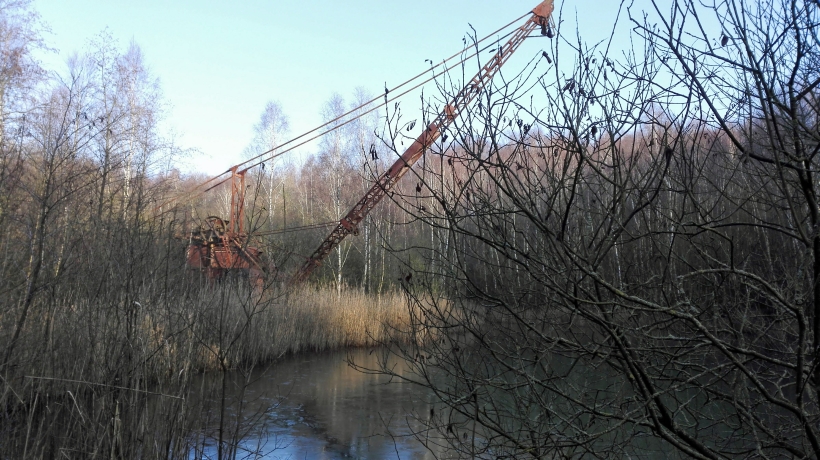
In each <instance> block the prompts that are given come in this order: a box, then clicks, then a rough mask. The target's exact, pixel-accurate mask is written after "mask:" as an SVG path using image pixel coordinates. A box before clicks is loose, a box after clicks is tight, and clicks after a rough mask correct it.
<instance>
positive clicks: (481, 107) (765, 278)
mask: <svg viewBox="0 0 820 460" xmlns="http://www.w3.org/2000/svg"><path fill="white" fill-rule="evenodd" d="M653 5H654V7H655V8H654V11H647V12H638V11H631V12H630V13H631V20H632V26H633V27H634V34H635V35H634V36H633V37H632V38H633V41H632V43H633V44H635V46H636V48H635V49H633V50H630V51H628V52H627V53H626V54H624V55H623V56H621V57H618V58H616V57H615V56H614V54H612V53H611V51H610V49H611V44H610V43H601V44H599V45H597V46H588V45H586V44H585V43H583V41H582V40H581V39H580V37H579V38H577V39H575V40H570V39H569V38H568V37H566V36H565V34H564V33H563V30H562V28H563V27H562V25H561V22H560V21H559V30H558V40H556V41H553V42H552V47H551V48H550V49H545V50H544V51H543V54H542V52H541V51H539V52H538V54H537V55H536V56H535V57H534V58H533V61H532V64H531V66H532V67H530V68H528V69H526V70H525V71H524V72H523V73H521V74H519V75H517V76H507V78H505V79H504V81H503V83H497V84H496V86H495V87H493V88H487V89H486V90H485V91H484V92H483V94H482V97H481V101H480V102H479V103H478V104H477V105H476V106H475V107H473V108H472V109H471V110H469V111H468V113H463V114H461V116H460V118H459V122H458V123H457V125H458V129H457V131H456V132H455V133H454V135H453V136H452V137H453V138H454V139H453V143H452V144H449V145H442V146H441V147H440V148H439V149H438V151H437V152H433V153H434V154H439V155H442V156H441V157H440V158H441V159H442V161H440V162H428V164H427V165H425V166H426V167H425V168H424V169H419V170H418V171H417V178H418V179H419V180H420V181H422V183H423V193H421V194H419V196H416V195H415V194H408V195H407V196H405V197H403V198H402V199H401V200H400V201H399V202H400V203H401V204H402V205H403V206H404V208H405V209H406V210H407V211H408V212H412V213H413V214H414V215H415V216H416V218H417V219H418V220H420V221H423V222H424V223H425V224H426V225H430V226H432V227H435V228H437V229H439V234H440V235H442V236H441V238H445V239H446V242H447V244H446V245H429V246H427V247H425V249H424V250H423V251H421V252H422V253H424V254H427V263H426V264H425V265H424V267H423V268H419V265H418V264H416V265H413V266H412V267H410V266H408V269H407V270H408V273H407V276H406V277H405V278H404V280H405V281H404V282H405V286H406V289H407V293H408V295H409V297H410V299H411V300H412V309H411V313H412V314H413V321H412V322H411V324H410V325H409V326H408V328H407V329H406V330H403V331H399V332H397V334H396V340H395V341H394V342H393V343H391V345H392V346H393V348H392V350H394V352H396V353H399V354H401V355H402V356H403V357H404V358H406V359H407V360H408V361H409V362H411V364H412V366H413V368H414V371H415V373H414V376H412V377H408V376H407V375H403V376H402V375H399V374H397V373H393V372H392V371H391V370H390V369H389V368H383V369H382V370H381V371H382V372H386V373H390V374H391V375H394V376H395V377H396V378H405V379H410V380H413V381H415V382H417V383H418V384H420V385H424V386H426V387H428V388H430V389H431V390H432V391H434V392H435V394H436V395H437V396H438V397H439V398H440V400H441V402H442V405H441V407H440V409H438V410H436V411H433V412H431V413H430V416H429V418H427V419H426V423H428V426H429V428H430V429H431V430H432V431H431V433H429V434H427V435H425V436H424V437H423V439H424V440H425V442H429V443H443V444H446V445H448V446H449V447H450V448H451V449H453V450H454V451H456V452H460V453H462V454H463V455H464V456H465V457H474V456H487V457H492V456H501V457H505V456H506V457H514V458H555V457H558V456H560V457H582V456H600V455H602V453H607V455H608V456H612V455H615V456H636V455H637V456H642V455H653V454H654V455H663V456H667V457H668V456H675V457H693V458H736V457H765V458H768V457H796V458H814V457H817V456H818V455H820V442H818V438H817V436H818V432H817V430H818V421H820V408H818V395H817V385H818V382H819V381H820V378H818V376H820V370H819V369H820V362H818V359H820V351H818V350H820V347H818V343H820V341H818V339H817V337H818V336H820V311H819V310H817V303H818V302H820V278H818V276H820V275H819V274H818V273H820V268H818V267H820V249H818V248H820V239H819V238H820V237H819V236H818V231H817V228H818V225H819V224H818V223H817V222H816V218H817V216H818V201H817V195H816V188H817V182H816V178H815V177H814V175H815V174H816V171H814V169H815V166H817V161H818V160H817V154H818V153H820V142H818V134H817V133H818V131H817V122H818V121H817V120H818V108H820V107H818V104H817V99H816V95H817V92H818V91H817V89H818V85H820V74H818V71H817V67H816V64H817V62H818V50H820V46H818V19H820V9H818V6H817V5H816V3H814V2H808V1H805V2H804V1H796V0H777V1H775V0H773V1H765V2H744V1H732V0H729V1H726V2H720V3H718V4H714V5H711V6H709V5H703V4H701V3H700V2H695V1H685V0H683V1H676V2H672V4H671V6H666V5H665V4H664V6H661V2H657V3H655V2H653ZM457 86H458V85H455V87H456V90H457V89H458V87H457ZM442 87H444V88H446V87H447V85H442ZM528 88H536V89H537V91H535V92H533V91H528V90H527V89H528ZM445 96H446V95H445ZM431 163H432V164H437V165H438V166H432V165H431ZM397 198H398V197H397ZM429 199H433V200H435V202H436V203H437V206H438V207H439V208H440V209H441V211H440V212H432V211H431V208H430V207H422V206H421V203H422V201H421V200H425V201H426V200H429ZM445 247H446V248H452V250H449V249H448V250H444V249H442V248H445ZM442 259H443V260H447V261H449V263H444V264H442V265H441V266H436V261H437V260H442ZM433 267H435V268H436V269H433ZM411 269H412V270H411ZM406 341H409V345H403V343H406Z"/></svg>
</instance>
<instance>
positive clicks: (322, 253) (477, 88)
mask: <svg viewBox="0 0 820 460" xmlns="http://www.w3.org/2000/svg"><path fill="white" fill-rule="evenodd" d="M553 9H554V0H544V1H542V2H541V3H540V4H539V5H538V6H537V7H535V8H534V9H533V10H532V13H531V15H530V14H528V15H529V16H530V17H529V18H528V19H527V20H526V22H525V23H524V24H523V25H521V26H520V27H518V28H517V29H515V30H514V31H513V32H512V33H510V34H508V36H509V37H510V38H509V39H508V41H507V42H506V43H505V44H504V45H503V46H500V47H498V48H497V50H496V53H495V55H494V56H493V57H492V58H491V59H490V61H489V62H488V63H487V64H486V65H484V67H482V68H481V70H479V72H478V73H477V74H476V76H475V77H473V78H472V80H470V81H469V82H468V83H467V84H466V85H465V86H464V87H463V88H462V89H461V91H459V92H458V93H457V94H456V95H455V97H453V99H452V100H451V101H450V103H449V104H447V105H446V106H445V107H444V109H443V110H442V111H441V113H439V114H438V116H437V117H436V118H435V119H434V120H433V122H432V123H430V124H429V125H428V126H427V127H425V128H424V129H423V131H422V133H421V134H420V135H419V136H418V138H417V139H416V140H415V141H414V142H413V144H412V145H410V147H409V148H408V149H407V150H406V151H405V152H404V153H403V154H402V155H401V156H400V157H399V158H398V159H397V160H396V162H395V163H393V165H392V166H391V167H390V168H389V169H388V170H387V171H386V172H385V173H384V174H382V175H381V176H380V177H379V179H378V180H377V181H376V183H374V184H373V186H372V187H371V188H370V190H368V192H367V193H366V194H365V195H364V197H362V199H361V200H359V202H358V203H356V205H355V206H354V207H353V209H351V210H350V212H348V213H347V215H346V216H345V217H343V218H342V219H341V220H340V221H339V222H338V224H336V227H335V228H334V229H333V231H332V232H331V233H330V235H328V237H327V238H325V240H324V241H323V242H322V243H321V244H320V245H319V248H318V249H316V251H314V253H313V254H312V255H311V256H310V258H309V259H308V260H307V261H306V262H305V264H304V265H303V266H302V267H301V268H300V270H299V271H298V272H297V273H296V274H295V275H294V277H293V278H292V282H296V283H298V282H301V281H304V280H306V279H307V278H308V276H310V274H311V273H312V272H313V270H315V269H316V268H317V267H318V266H320V265H321V263H322V261H323V260H324V259H325V257H327V256H328V255H329V254H330V253H331V252H332V251H333V249H335V248H336V246H338V245H339V244H340V243H341V242H342V240H343V239H344V238H345V237H346V236H347V235H349V234H351V233H357V226H358V224H359V223H360V222H361V221H362V219H364V218H365V217H366V216H367V214H368V213H369V212H370V210H372V209H373V207H374V206H376V204H378V203H379V201H381V199H382V198H383V197H384V196H385V194H387V193H388V192H389V191H390V190H391V189H392V188H393V186H394V185H395V184H396V183H397V182H398V181H399V180H400V179H401V178H402V176H404V174H405V173H407V171H408V170H410V168H411V167H412V166H413V164H415V163H416V161H418V160H419V158H421V157H422V156H423V155H424V153H425V152H426V151H427V149H429V148H430V146H432V144H433V142H435V141H436V140H437V139H438V138H439V137H440V136H441V134H442V132H443V131H444V130H445V129H446V128H447V127H448V126H449V125H450V124H451V123H452V122H453V120H454V119H455V117H456V116H457V115H458V114H459V113H460V112H461V111H462V110H463V109H464V108H465V107H466V106H467V105H468V104H469V103H470V102H471V101H472V100H473V99H474V98H475V97H476V96H477V95H478V94H479V93H480V92H481V91H482V89H484V87H485V86H486V85H487V83H488V82H489V81H490V80H492V78H493V76H494V75H495V74H496V73H497V72H498V70H499V69H500V68H501V66H502V65H503V64H504V63H505V62H507V60H508V59H509V58H510V56H511V55H512V54H513V52H515V50H516V49H518V47H519V46H520V45H521V44H522V43H523V42H524V40H525V39H526V38H527V37H528V36H529V35H530V34H531V33H532V32H533V31H534V30H535V29H536V28H539V27H540V29H541V34H542V35H545V36H549V37H552V29H551V26H550V17H551V15H552V12H553ZM528 15H524V16H522V17H520V18H519V19H517V20H516V21H518V20H520V19H522V18H524V17H526V16H528ZM516 21H514V22H516ZM511 24H513V23H510V24H507V25H506V26H504V27H502V28H501V29H499V30H498V31H496V32H493V34H495V33H497V32H499V31H500V30H503V29H505V28H506V27H508V26H510V25H511ZM493 34H491V35H490V36H492V35H493ZM488 37H489V36H488ZM486 39H487V38H484V39H482V40H479V41H478V42H477V43H476V45H477V44H478V43H481V42H483V41H484V40H486ZM479 51H482V50H479ZM479 51H476V52H475V53H474V54H471V55H470V56H467V57H464V58H462V59H461V60H460V61H459V62H457V63H455V64H454V65H451V66H449V67H445V69H444V70H442V71H440V72H438V73H435V74H434V75H433V77H430V78H429V79H428V80H426V81H424V82H422V83H419V84H417V85H415V86H413V87H412V88H410V89H408V90H405V91H403V92H401V93H400V94H398V95H396V96H393V97H392V98H390V99H389V100H388V98H387V96H388V94H390V93H391V92H392V91H395V90H396V89H398V88H401V87H402V86H404V85H407V84H409V83H410V82H412V81H414V80H416V79H418V78H419V77H422V76H423V75H425V74H426V72H425V73H421V74H419V75H417V76H415V77H413V78H412V79H410V80H408V81H407V82H405V83H402V84H401V85H399V86H398V87H396V88H393V90H387V89H385V95H384V98H385V103H387V102H392V101H394V100H396V99H398V98H399V97H401V96H403V95H404V94H407V93H408V92H410V91H412V90H413V89H415V88H417V87H419V86H421V85H422V84H424V83H427V82H429V81H430V80H432V79H433V78H435V77H438V76H440V75H442V74H443V73H444V72H447V71H448V70H450V69H452V68H453V67H455V66H456V65H459V64H461V63H462V62H464V61H465V60H467V59H469V58H472V57H473V56H475V55H477V54H478V52H479ZM459 55H460V53H457V54H454V55H453V56H451V57H449V58H447V59H445V60H444V61H443V62H442V63H441V64H438V65H436V66H434V67H433V68H434V69H435V68H437V67H439V66H443V65H445V64H446V63H447V61H450V60H452V59H453V58H455V57H456V56H459ZM379 99H380V98H376V99H373V100H371V101H368V102H366V103H364V104H362V105H361V106H359V107H357V108H355V109H353V110H351V111H349V112H347V113H345V114H342V115H341V116H339V117H337V118H335V119H333V120H330V121H329V122H327V123H326V124H324V125H322V126H319V127H318V128H315V129H313V130H311V131H308V132H307V133H304V134H302V135H301V136H299V137H296V138H294V139H292V140H290V141H288V142H286V143H285V144H282V145H281V146H280V148H281V147H284V146H285V145H287V144H291V143H293V142H295V141H297V140H300V139H302V138H305V137H308V136H309V135H311V134H313V133H316V132H317V131H320V130H322V129H323V128H327V127H328V126H331V127H330V128H328V129H326V130H325V131H323V132H320V133H319V134H316V135H314V136H312V137H309V138H308V139H306V140H304V141H302V142H300V143H298V144H296V145H293V146H290V147H288V148H287V149H284V150H279V151H278V152H277V153H275V154H271V153H272V152H273V150H269V151H267V152H263V153H261V154H259V155H257V156H256V157H254V158H251V159H250V160H247V161H245V162H244V163H241V164H239V165H236V166H234V167H232V168H231V169H229V170H228V171H226V172H225V173H223V174H222V175H220V176H217V177H215V178H212V179H211V180H209V181H207V182H205V183H203V184H200V187H204V186H205V185H208V184H209V183H211V182H213V181H215V180H217V179H218V178H219V177H222V176H223V175H225V174H227V173H228V172H230V173H231V176H230V178H229V179H223V180H221V181H219V182H217V183H216V184H215V185H212V186H210V187H208V188H207V189H205V190H204V191H208V190H211V189H213V188H215V187H216V186H218V185H220V184H223V183H225V182H227V181H229V180H230V182H231V211H230V213H231V215H230V218H229V220H228V221H224V220H222V219H220V218H218V217H214V216H211V217H208V218H207V219H206V220H205V222H204V223H203V224H202V225H200V228H199V229H197V230H195V231H194V232H192V234H191V239H190V241H191V243H190V245H189V246H188V253H187V256H188V266H189V267H191V268H195V269H199V270H202V271H204V272H205V273H206V274H207V276H208V277H209V278H210V279H216V278H220V277H222V276H224V275H226V274H227V273H230V272H231V271H241V272H244V273H247V274H248V275H249V277H250V278H251V281H252V282H253V283H255V284H256V283H258V282H260V281H261V279H262V278H261V277H262V276H263V275H264V272H265V271H266V270H267V267H266V264H265V263H264V262H263V258H262V252H261V251H260V250H259V249H257V248H255V247H253V246H249V244H248V243H249V235H248V233H246V232H245V231H244V229H243V222H244V215H245V212H244V210H245V173H246V172H247V171H248V170H249V169H251V168H253V167H255V166H258V165H260V164H263V163H264V162H265V161H268V160H270V159H273V158H275V157H277V156H279V155H282V154H284V153H286V152H289V151H290V150H293V149H294V148H296V147H299V146H301V145H304V144H306V143H308V142H310V141H312V140H314V139H316V138H317V137H320V136H322V135H324V134H327V133H329V132H331V131H333V130H335V129H338V128H340V127H342V126H344V125H346V124H348V123H350V122H352V121H353V120H355V119H356V118H358V117H361V116H363V115H366V114H368V113H370V112H372V111H374V110H376V108H377V107H372V108H370V109H368V110H361V112H359V113H356V115H355V116H353V117H352V118H350V119H347V120H344V121H341V122H340V120H342V119H344V117H347V116H348V115H351V114H354V113H355V112H358V111H359V110H360V109H363V108H365V107H367V106H369V105H370V104H372V103H374V102H376V101H378V100H379ZM268 154H271V155H270V156H267V155H268ZM371 155H373V156H374V157H375V151H371ZM266 156H267V158H264V157H266ZM248 164H250V165H249V166H245V165H248ZM243 166H245V167H244V169H241V170H240V169H239V168H240V167H243ZM204 191H203V192H204Z"/></svg>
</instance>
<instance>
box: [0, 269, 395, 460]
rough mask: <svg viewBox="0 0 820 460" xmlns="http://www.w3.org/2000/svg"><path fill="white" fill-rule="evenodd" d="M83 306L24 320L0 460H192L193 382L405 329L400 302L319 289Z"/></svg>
mask: <svg viewBox="0 0 820 460" xmlns="http://www.w3.org/2000/svg"><path fill="white" fill-rule="evenodd" d="M169 294H172V295H169ZM78 297H79V296H75V295H70V296H67V298H63V299H59V298H55V297H51V298H45V297H44V298H43V300H42V301H41V303H39V304H38V305H36V310H37V311H38V312H41V314H39V315H38V316H36V317H33V318H31V319H30V320H29V321H28V322H27V324H26V327H25V329H24V330H23V332H22V334H21V336H20V340H19V341H18V343H19V345H18V347H17V348H16V350H15V354H14V357H13V358H14V359H13V361H12V362H10V363H9V365H8V366H6V368H5V369H4V372H3V375H2V377H3V381H2V382H0V386H2V390H3V391H2V393H0V406H2V408H3V410H4V413H5V414H6V416H5V417H4V418H3V419H2V420H0V431H1V432H2V433H3V434H2V436H0V438H2V439H0V452H6V453H12V454H13V455H14V456H15V457H16V458H19V456H22V455H24V456H27V457H37V458H39V457H57V456H60V455H63V454H67V455H70V456H71V455H75V454H76V455H81V456H91V457H96V456H108V455H111V453H112V452H116V453H115V454H114V456H116V457H129V456H131V455H137V456H139V457H143V458H169V457H170V458H175V457H178V456H185V455H186V454H185V452H187V449H188V447H186V443H187V442H188V441H187V439H188V438H187V437H188V436H189V434H190V433H191V432H193V431H194V430H196V429H198V427H199V426H200V425H201V424H202V423H205V422H204V421H203V418H202V414H201V413H200V411H201V409H199V408H196V407H192V406H191V405H190V404H189V403H188V402H187V401H188V399H189V397H190V396H191V395H192V394H194V393H197V392H201V389H199V388H192V387H191V383H190V382H191V375H192V374H194V373H196V372H200V371H207V372H212V371H226V370H228V369H232V368H236V367H245V368H251V367H253V366H255V365H257V364H261V363H269V362H272V361H274V360H275V359H277V358H278V357H281V356H283V355H285V354H288V353H299V352H306V351H321V350H328V349H336V348H343V347H363V346H372V345H374V344H377V343H381V342H383V341H386V340H387V338H388V331H389V330H390V329H391V328H394V327H400V326H401V325H403V324H407V322H408V319H409V313H408V310H407V307H406V302H405V298H404V297H403V295H402V294H400V293H397V292H396V293H387V294H382V295H380V296H370V295H366V294H364V293H362V292H359V291H356V290H353V289H350V290H342V291H341V292H337V291H336V290H335V289H330V288H316V287H312V286H302V287H300V288H298V289H295V290H288V291H285V290H280V291H274V290H273V289H270V290H268V291H265V292H263V293H262V294H261V295H260V294H259V293H256V292H252V291H250V290H249V289H248V288H247V287H246V285H243V284H242V283H233V284H231V283H226V284H219V285H216V286H201V287H195V288H190V289H179V290H178V291H176V292H174V293H170V292H166V293H163V294H155V293H153V292H140V293H139V295H138V296H136V298H138V299H139V300H133V299H111V298H108V299H104V300H103V299H96V300H83V299H79V298H78ZM0 320H2V321H4V322H6V320H7V318H0ZM9 330H10V329H9V328H7V327H3V328H2V329H0V336H6V335H7V334H8V333H9ZM3 455H4V454H0V459H2V458H12V457H4V456H3Z"/></svg>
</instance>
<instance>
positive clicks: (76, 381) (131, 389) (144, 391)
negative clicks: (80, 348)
mask: <svg viewBox="0 0 820 460" xmlns="http://www.w3.org/2000/svg"><path fill="white" fill-rule="evenodd" d="M26 378H27V379H36V380H53V381H56V382H69V383H83V384H86V385H96V386H100V387H108V388H116V389H118V390H127V391H136V392H138V393H145V394H149V395H156V396H165V397H166V398H174V399H181V400H183V401H184V400H185V397H184V396H172V395H167V394H164V393H156V392H154V391H148V390H138V389H136V388H128V387H120V386H117V385H108V384H105V383H94V382H86V381H83V380H71V379H58V378H56V377H36V376H32V375H27V376H26Z"/></svg>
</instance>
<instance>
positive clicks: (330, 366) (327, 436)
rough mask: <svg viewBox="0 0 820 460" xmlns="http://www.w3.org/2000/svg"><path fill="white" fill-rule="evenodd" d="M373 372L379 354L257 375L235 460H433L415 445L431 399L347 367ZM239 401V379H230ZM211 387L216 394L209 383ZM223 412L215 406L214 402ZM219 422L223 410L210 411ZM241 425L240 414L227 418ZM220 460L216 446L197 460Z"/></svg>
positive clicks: (337, 355)
mask: <svg viewBox="0 0 820 460" xmlns="http://www.w3.org/2000/svg"><path fill="white" fill-rule="evenodd" d="M348 356H350V357H351V358H353V359H354V360H355V362H356V363H357V364H359V365H364V366H366V367H371V368H375V367H376V366H377V357H378V353H371V352H369V351H367V350H353V351H348V352H344V351H342V352H332V353H321V354H304V355H299V356H294V357H291V358H288V359H285V360H282V361H280V362H277V363H276V364H275V365H273V366H271V367H270V368H269V369H267V370H265V371H264V372H259V373H257V374H254V375H252V378H251V379H250V383H248V385H247V387H246V389H245V392H244V401H245V407H244V408H243V410H242V414H243V418H244V419H246V420H248V419H253V423H252V426H251V427H250V430H249V431H248V432H247V434H246V435H245V436H244V437H243V439H242V440H241V441H240V449H239V450H240V452H238V454H237V458H243V457H245V456H246V455H248V454H251V455H250V458H265V459H277V458H282V459H303V458H308V459H346V458H361V459H387V458H401V459H411V458H412V459H416V458H435V457H434V456H433V455H432V454H430V453H429V452H428V451H427V450H426V449H425V448H424V447H423V446H422V445H421V444H420V443H419V441H418V440H417V438H416V437H415V436H416V435H419V432H420V431H421V429H422V427H421V425H420V423H418V422H417V421H416V417H417V416H418V415H417V414H427V413H428V412H429V410H430V407H431V404H432V401H433V399H432V395H430V393H428V392H427V391H425V390H423V389H421V388H419V387H416V386H413V385H410V384H407V383H401V382H396V381H393V382H389V381H388V380H387V379H386V378H385V377H383V376H377V375H369V374H364V373H361V372H359V371H356V370H354V369H352V368H351V367H350V366H349V365H348V364H347V362H346V359H347V358H348ZM231 380H232V381H231V384H230V385H229V388H231V391H232V392H233V393H232V394H230V395H229V400H231V399H233V400H235V399H237V398H238V397H239V396H240V393H239V391H240V388H241V387H242V386H243V385H241V382H242V381H244V380H245V379H244V378H242V376H241V375H238V374H237V375H232V376H231ZM205 386H211V387H218V386H219V385H218V382H216V381H211V382H209V383H207V384H205ZM209 402H210V405H211V406H212V407H217V406H218V404H217V403H216V401H215V400H214V399H213V398H211V400H210V401H209ZM209 412H210V413H211V414H213V415H212V416H211V418H212V419H213V418H214V416H215V414H217V413H218V410H214V409H213V408H211V410H210V411H209ZM228 412H229V414H232V416H233V417H236V415H237V414H236V412H237V409H235V406H231V410H229V411H228ZM199 457H204V458H216V448H215V445H214V443H213V442H208V441H205V444H204V450H200V451H199V452H196V453H195V454H192V456H191V458H199Z"/></svg>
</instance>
